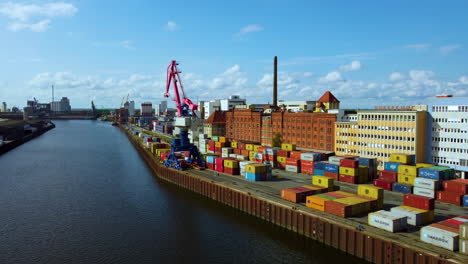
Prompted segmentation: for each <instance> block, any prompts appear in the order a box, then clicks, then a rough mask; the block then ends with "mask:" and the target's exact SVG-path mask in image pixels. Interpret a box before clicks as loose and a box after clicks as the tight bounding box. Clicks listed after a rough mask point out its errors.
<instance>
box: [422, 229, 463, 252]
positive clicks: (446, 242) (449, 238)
mask: <svg viewBox="0 0 468 264" xmlns="http://www.w3.org/2000/svg"><path fill="white" fill-rule="evenodd" d="M420 239H421V241H423V242H426V243H429V244H432V245H434V246H438V247H442V248H445V249H448V250H452V251H456V250H458V241H459V235H458V234H457V233H453V232H449V231H446V230H443V229H440V228H437V227H434V226H432V225H430V226H425V227H423V228H421V232H420Z"/></svg>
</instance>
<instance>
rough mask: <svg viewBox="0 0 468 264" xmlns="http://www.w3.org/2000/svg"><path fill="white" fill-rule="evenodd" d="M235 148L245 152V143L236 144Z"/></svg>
mask: <svg viewBox="0 0 468 264" xmlns="http://www.w3.org/2000/svg"><path fill="white" fill-rule="evenodd" d="M237 148H238V149H240V150H245V143H242V142H237ZM242 155H244V154H242ZM247 155H248V154H247Z"/></svg>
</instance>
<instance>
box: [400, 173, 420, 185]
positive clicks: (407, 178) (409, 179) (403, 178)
mask: <svg viewBox="0 0 468 264" xmlns="http://www.w3.org/2000/svg"><path fill="white" fill-rule="evenodd" d="M415 179H416V176H411V175H405V174H400V173H398V182H399V183H404V184H409V185H413V184H414V180H415Z"/></svg>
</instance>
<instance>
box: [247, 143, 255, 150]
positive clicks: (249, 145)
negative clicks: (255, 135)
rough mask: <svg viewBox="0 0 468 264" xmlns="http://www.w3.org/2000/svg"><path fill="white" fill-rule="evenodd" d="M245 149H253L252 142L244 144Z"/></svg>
mask: <svg viewBox="0 0 468 264" xmlns="http://www.w3.org/2000/svg"><path fill="white" fill-rule="evenodd" d="M245 149H246V150H249V151H253V150H254V144H245Z"/></svg>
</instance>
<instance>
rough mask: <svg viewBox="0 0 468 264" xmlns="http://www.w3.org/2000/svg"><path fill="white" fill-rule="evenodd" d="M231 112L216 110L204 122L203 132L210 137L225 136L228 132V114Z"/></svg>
mask: <svg viewBox="0 0 468 264" xmlns="http://www.w3.org/2000/svg"><path fill="white" fill-rule="evenodd" d="M228 113H229V112H225V111H219V110H218V111H214V112H213V113H212V114H211V115H210V116H209V117H208V119H206V120H205V122H204V123H203V133H204V134H207V135H208V137H212V136H224V135H225V134H226V115H227V114H228Z"/></svg>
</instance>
